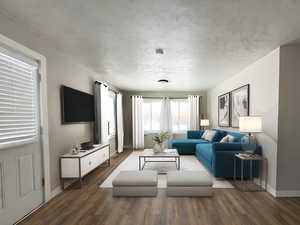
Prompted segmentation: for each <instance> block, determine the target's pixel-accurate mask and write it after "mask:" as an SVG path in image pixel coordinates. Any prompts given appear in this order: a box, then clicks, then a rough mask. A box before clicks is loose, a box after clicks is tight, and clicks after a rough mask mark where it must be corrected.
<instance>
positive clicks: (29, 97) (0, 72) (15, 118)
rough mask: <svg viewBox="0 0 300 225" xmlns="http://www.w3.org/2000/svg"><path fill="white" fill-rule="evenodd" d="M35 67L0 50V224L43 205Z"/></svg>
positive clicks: (21, 58)
mask: <svg viewBox="0 0 300 225" xmlns="http://www.w3.org/2000/svg"><path fill="white" fill-rule="evenodd" d="M37 71H38V65H37V63H35V62H34V61H32V60H30V59H27V58H26V57H24V56H19V55H17V54H16V53H14V52H10V51H7V50H6V49H2V48H0V224H1V225H10V224H13V223H15V222H17V221H18V220H20V219H21V218H22V217H24V216H25V215H26V214H28V213H30V212H31V211H32V210H33V209H35V208H37V207H38V206H39V205H40V204H42V203H43V201H44V189H43V185H42V175H43V167H42V148H41V141H40V134H39V133H40V132H39V127H40V122H39V97H38V96H39V79H38V76H37V75H38V73H37Z"/></svg>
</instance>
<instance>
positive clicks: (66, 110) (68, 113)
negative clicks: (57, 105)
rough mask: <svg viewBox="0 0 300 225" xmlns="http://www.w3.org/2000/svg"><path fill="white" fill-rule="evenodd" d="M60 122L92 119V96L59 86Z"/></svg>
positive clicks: (79, 121) (88, 120) (90, 120)
mask: <svg viewBox="0 0 300 225" xmlns="http://www.w3.org/2000/svg"><path fill="white" fill-rule="evenodd" d="M61 103H62V104H61V105H62V108H61V110H62V123H81V122H93V121H94V118H95V117H94V96H93V95H90V94H87V93H84V92H82V91H78V90H75V89H73V88H69V87H66V86H63V85H62V86H61Z"/></svg>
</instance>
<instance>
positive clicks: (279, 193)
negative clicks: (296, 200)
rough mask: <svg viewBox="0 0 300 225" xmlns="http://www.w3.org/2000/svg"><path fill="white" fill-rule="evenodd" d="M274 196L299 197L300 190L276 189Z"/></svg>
mask: <svg viewBox="0 0 300 225" xmlns="http://www.w3.org/2000/svg"><path fill="white" fill-rule="evenodd" d="M276 197H278V198H282V197H300V190H294V191H293V190H288V191H276Z"/></svg>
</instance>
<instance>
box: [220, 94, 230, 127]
mask: <svg viewBox="0 0 300 225" xmlns="http://www.w3.org/2000/svg"><path fill="white" fill-rule="evenodd" d="M218 124H219V127H229V126H230V93H226V94H223V95H220V96H219V98H218Z"/></svg>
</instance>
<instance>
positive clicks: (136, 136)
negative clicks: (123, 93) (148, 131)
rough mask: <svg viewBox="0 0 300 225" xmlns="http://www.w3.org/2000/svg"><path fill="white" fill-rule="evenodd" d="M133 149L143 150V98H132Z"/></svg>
mask: <svg viewBox="0 0 300 225" xmlns="http://www.w3.org/2000/svg"><path fill="white" fill-rule="evenodd" d="M132 134H133V149H143V148H144V115H143V97H142V96H132Z"/></svg>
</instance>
